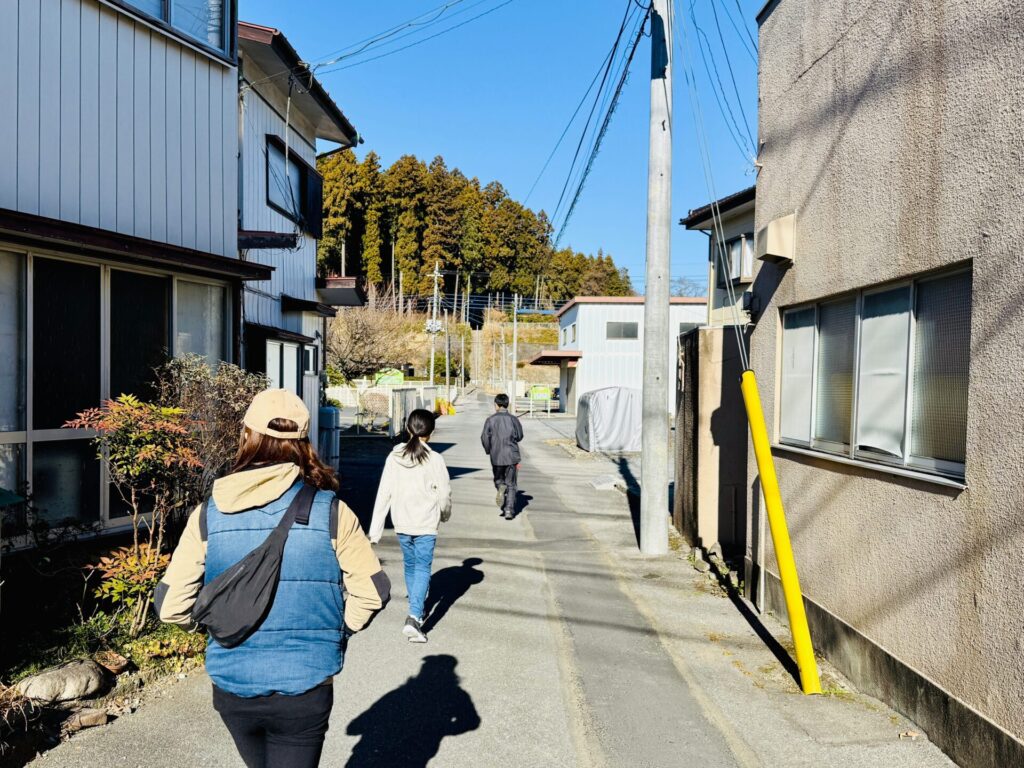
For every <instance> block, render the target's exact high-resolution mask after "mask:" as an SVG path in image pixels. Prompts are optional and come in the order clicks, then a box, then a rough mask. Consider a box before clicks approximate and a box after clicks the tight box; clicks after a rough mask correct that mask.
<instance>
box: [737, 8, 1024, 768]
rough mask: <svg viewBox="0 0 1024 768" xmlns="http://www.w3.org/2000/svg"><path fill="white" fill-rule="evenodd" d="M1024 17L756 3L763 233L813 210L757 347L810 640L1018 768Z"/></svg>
mask: <svg viewBox="0 0 1024 768" xmlns="http://www.w3.org/2000/svg"><path fill="white" fill-rule="evenodd" d="M1022 18H1024V6H1022V5H1021V3H1020V2H1019V1H1016V0H1015V1H1014V2H1010V3H1006V2H997V1H996V0H975V2H942V1H936V2H909V1H898V2H893V3H876V4H870V5H868V6H865V5H863V4H862V3H856V4H854V3H817V2H811V0H780V1H776V2H771V3H769V4H768V5H767V6H766V7H765V8H764V9H763V10H762V12H761V14H760V15H759V24H760V57H761V60H760V76H759V77H760V82H759V89H760V103H761V108H760V130H759V134H760V140H761V143H762V148H761V153H760V157H759V162H760V164H761V169H760V175H759V177H758V183H757V212H756V220H757V222H756V223H757V232H758V240H759V241H760V238H761V233H762V231H763V230H764V229H765V228H766V227H767V226H768V224H769V222H772V221H775V220H778V219H779V218H780V217H784V216H787V215H791V214H794V213H795V215H796V218H795V230H794V243H793V247H792V250H791V253H790V254H788V255H790V256H792V259H793V260H792V263H787V262H785V261H784V260H783V261H778V260H776V263H766V264H764V265H763V266H762V268H761V269H760V271H759V272H758V275H757V279H756V280H755V284H754V290H755V292H756V294H757V295H758V296H759V297H760V299H761V301H762V313H761V316H760V318H759V319H758V321H757V323H756V326H755V328H754V330H753V333H752V339H751V356H752V365H753V367H754V369H755V370H756V371H757V373H758V375H759V379H760V384H761V394H762V397H763V400H764V404H765V411H766V415H767V417H768V419H769V429H770V431H771V433H772V438H773V442H774V444H775V446H776V448H775V451H774V453H775V461H776V465H777V468H778V474H779V479H780V483H781V488H782V493H783V498H784V501H785V504H786V511H787V516H788V519H789V526H790V531H791V533H792V537H793V542H794V546H795V550H796V557H797V565H798V568H799V571H800V577H801V582H802V585H803V587H804V590H805V594H806V598H807V600H808V604H809V614H810V620H811V629H812V634H813V636H814V640H815V642H816V645H817V647H818V649H820V650H821V651H823V652H824V654H825V655H826V656H828V657H829V658H830V660H832V661H833V662H834V663H836V664H837V665H838V666H839V667H840V668H841V669H843V670H844V671H845V672H846V673H847V674H848V675H849V676H850V677H851V678H852V679H853V680H854V681H855V683H856V684H857V685H859V686H860V687H861V688H862V689H863V690H865V691H867V692H869V693H873V694H875V695H878V696H879V697H881V698H883V699H885V700H887V701H889V702H891V703H892V704H893V705H895V706H896V707H897V708H898V709H900V710H901V711H903V712H904V713H906V714H907V715H908V716H910V717H911V718H913V719H914V720H915V721H916V722H917V723H919V724H920V725H921V727H922V728H923V729H924V730H926V731H927V733H928V735H929V737H930V738H931V739H932V740H933V741H935V742H936V743H937V744H939V745H940V746H941V747H942V748H943V749H944V750H945V751H946V752H947V753H949V754H950V755H951V756H952V757H953V758H954V759H955V760H956V761H957V762H958V763H960V764H962V765H969V766H983V765H984V766H1004V765H1024V744H1022V742H1021V739H1022V738H1024V696H1022V695H1021V691H1022V690H1024V558H1022V554H1021V553H1022V551H1024V472H1022V469H1024V405H1022V399H1021V395H1020V389H1021V386H1020V382H1021V378H1022V374H1024V363H1022V362H1021V355H1020V351H1021V347H1022V341H1024V311H1022V309H1021V306H1022V304H1021V284H1022V279H1024V257H1022V253H1024V184H1022V183H1021V178H1022V173H1024V131H1022V130H1021V120H1022V117H1024V80H1022V79H1021V78H1020V77H1019V76H1017V75H1018V74H1019V72H1020V66H1021V62H1022V61H1024V26H1022V24H1021V19H1022ZM782 255H786V254H782ZM748 467H749V469H748V473H749V477H750V478H751V485H750V487H749V489H748V490H749V502H750V508H751V510H752V512H751V514H752V519H751V522H750V525H748V531H750V534H749V535H748V543H747V558H748V561H749V563H750V565H751V566H752V572H753V574H754V575H755V576H756V575H757V573H758V567H757V560H758V549H759V545H760V542H758V540H757V531H758V528H759V526H758V520H759V515H760V513H761V510H763V504H762V502H761V499H760V498H759V488H758V486H757V483H756V479H755V478H756V469H755V467H754V464H753V456H752V455H751V457H750V458H749V460H748ZM764 549H765V551H766V556H765V557H766V565H767V571H768V573H769V574H770V575H769V577H768V578H767V579H766V580H765V581H766V587H767V590H766V592H767V596H766V599H767V603H768V607H769V608H772V609H774V610H776V611H778V612H780V613H784V605H783V603H782V600H781V594H780V591H779V590H778V582H777V579H776V578H775V576H774V574H775V573H777V571H776V567H775V564H774V560H773V558H772V555H771V545H770V542H769V543H768V544H767V546H765V547H764ZM753 581H754V582H755V583H754V584H753V594H754V595H755V596H756V594H757V585H756V578H755V579H753Z"/></svg>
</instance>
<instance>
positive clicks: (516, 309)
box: [508, 293, 519, 415]
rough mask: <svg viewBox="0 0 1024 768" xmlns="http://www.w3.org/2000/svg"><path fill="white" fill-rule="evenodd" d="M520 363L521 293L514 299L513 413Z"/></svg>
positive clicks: (510, 398)
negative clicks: (517, 369)
mask: <svg viewBox="0 0 1024 768" xmlns="http://www.w3.org/2000/svg"><path fill="white" fill-rule="evenodd" d="M518 364H519V294H518V293H517V294H516V295H515V296H514V297H513V299H512V391H511V392H509V393H508V396H509V400H510V402H509V411H510V413H512V414H513V415H514V414H515V412H516V379H517V378H518V373H517V371H516V368H517V367H518Z"/></svg>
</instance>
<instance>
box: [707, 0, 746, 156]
mask: <svg viewBox="0 0 1024 768" xmlns="http://www.w3.org/2000/svg"><path fill="white" fill-rule="evenodd" d="M711 13H712V15H713V16H714V17H715V29H717V30H718V41H719V42H720V43H721V44H722V54H723V55H724V56H725V66H726V67H727V68H728V70H729V79H730V80H731V81H732V90H733V93H735V94H736V105H737V106H738V107H739V108H740V115H741V116H742V117H743V127H744V128H745V129H746V131H747V138H749V139H750V146H752V147H755V148H756V147H757V142H756V141H754V137H753V136H752V135H751V133H750V123H749V122H748V120H747V113H746V110H744V109H743V99H742V98H740V88H739V86H738V85H737V84H736V74H735V73H734V72H733V70H732V57H730V56H729V48H728V46H727V45H726V44H725V35H723V34H722V25H721V24H720V23H719V21H718V4H717V3H716V2H715V0H711Z"/></svg>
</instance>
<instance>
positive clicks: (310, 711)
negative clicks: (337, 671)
mask: <svg viewBox="0 0 1024 768" xmlns="http://www.w3.org/2000/svg"><path fill="white" fill-rule="evenodd" d="M333 706H334V686H333V685H330V684H328V685H318V686H317V687H316V688H313V689H312V690H309V691H306V692H305V693H302V694H299V695H298V696H285V695H283V694H278V693H275V694H271V695H270V696H257V697H255V698H244V697H242V696H235V695H234V694H231V693H228V692H227V691H225V690H223V689H221V688H218V687H217V686H214V687H213V708H214V709H215V710H217V712H218V713H219V714H220V717H221V720H223V721H224V725H226V726H227V728H228V732H229V733H230V734H231V738H232V739H234V740H235V747H237V748H238V753H239V754H240V755H241V756H242V760H243V761H244V762H245V764H246V766H247V768H316V766H318V765H319V764H320V753H321V751H322V750H323V747H324V736H325V735H326V734H327V723H328V720H329V719H330V716H331V707H333Z"/></svg>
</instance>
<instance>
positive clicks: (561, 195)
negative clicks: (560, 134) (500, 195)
mask: <svg viewBox="0 0 1024 768" xmlns="http://www.w3.org/2000/svg"><path fill="white" fill-rule="evenodd" d="M633 11H634V8H633V0H630V1H629V2H628V3H626V12H625V13H624V14H623V15H622V21H621V22H620V23H619V31H618V32H617V33H616V35H615V42H614V43H613V44H612V50H611V55H610V56H609V57H608V64H607V66H606V67H605V68H604V74H603V75H602V77H601V85H600V86H598V89H597V95H596V96H595V98H594V103H593V104H592V105H591V107H590V114H588V115H587V121H586V122H585V123H584V124H583V132H582V133H581V134H580V140H579V141H578V142H577V144H576V152H575V153H574V154H573V158H572V163H571V164H570V165H569V173H568V174H567V175H566V179H565V184H563V185H562V191H561V192H560V193H559V195H558V203H556V205H555V209H554V212H553V213H552V214H551V218H552V222H553V221H554V219H555V218H556V217H557V216H558V210H559V209H560V208H561V207H562V201H563V200H564V199H565V193H566V192H567V191H568V189H569V184H570V183H571V182H572V177H573V173H574V171H575V168H576V161H577V160H578V159H579V156H580V151H581V150H582V149H583V142H584V141H585V140H586V138H587V133H588V132H589V130H590V125H591V121H592V120H593V119H594V112H595V110H596V109H597V105H598V104H599V103H600V101H601V93H602V92H603V90H604V85H605V83H606V82H608V75H609V74H610V73H611V71H612V68H613V63H614V60H615V53H616V51H618V48H619V43H621V42H622V36H623V34H624V33H625V31H626V25H627V24H628V22H629V17H630V14H631V13H632V12H633Z"/></svg>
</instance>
